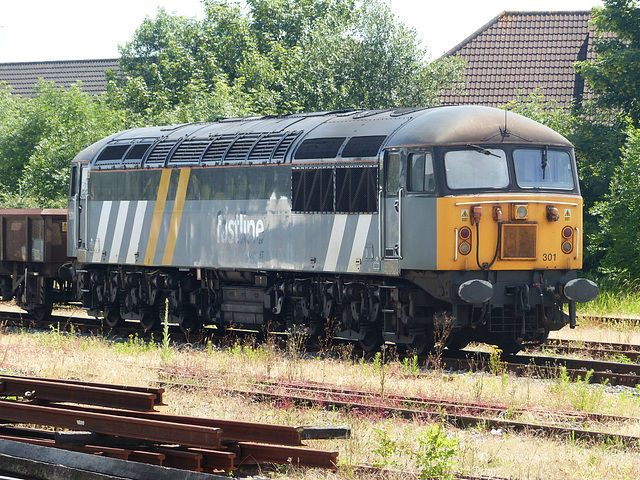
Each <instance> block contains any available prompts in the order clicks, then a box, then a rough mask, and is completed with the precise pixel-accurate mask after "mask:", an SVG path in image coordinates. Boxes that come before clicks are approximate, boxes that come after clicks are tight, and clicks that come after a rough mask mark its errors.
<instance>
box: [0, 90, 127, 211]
mask: <svg viewBox="0 0 640 480" xmlns="http://www.w3.org/2000/svg"><path fill="white" fill-rule="evenodd" d="M8 93H9V92H8V91H7V90H6V89H0V105H2V107H6V108H7V110H4V108H3V109H2V110H0V111H2V113H0V158H2V159H3V162H2V163H0V179H1V180H0V183H1V185H2V198H0V201H1V203H2V204H3V206H4V207H9V206H21V205H26V206H40V207H51V206H63V205H64V203H65V199H66V193H67V189H68V186H69V166H70V164H71V159H73V157H75V156H76V154H77V153H78V152H79V151H81V150H82V149H84V148H86V147H87V146H89V145H91V144H92V143H94V142H96V141H97V140H99V139H100V138H102V137H105V136H107V135H109V134H111V133H114V132H116V131H118V130H122V129H123V128H125V125H126V124H125V121H124V114H123V113H122V112H118V111H114V110H112V109H110V108H108V107H107V106H106V105H105V104H104V102H103V101H102V100H101V99H100V98H97V99H94V98H92V97H91V96H90V95H88V94H87V93H84V92H83V91H82V90H81V87H80V85H79V84H75V85H72V86H71V87H70V88H69V89H68V90H65V89H63V88H60V87H55V86H53V84H52V83H48V82H42V81H41V82H40V83H38V84H37V85H36V87H35V92H34V93H35V96H34V97H33V98H20V97H17V96H7V95H8ZM7 111H10V112H11V114H10V115H7V114H6V112H7Z"/></svg>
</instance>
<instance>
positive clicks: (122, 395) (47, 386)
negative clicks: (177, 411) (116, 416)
mask: <svg viewBox="0 0 640 480" xmlns="http://www.w3.org/2000/svg"><path fill="white" fill-rule="evenodd" d="M14 396H15V397H24V398H28V399H30V400H37V401H39V402H68V403H83V404H88V405H99V406H103V407H112V408H124V409H129V410H140V411H143V412H148V411H152V410H153V407H154V405H157V403H156V394H155V393H150V392H149V393H147V392H139V391H131V390H129V391H128V390H125V389H121V388H106V387H104V386H92V385H88V384H84V385H83V384H77V383H76V384H74V383H70V382H52V381H48V380H46V379H36V378H19V377H12V376H6V375H2V376H0V397H14Z"/></svg>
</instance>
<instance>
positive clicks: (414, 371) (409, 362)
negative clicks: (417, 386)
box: [401, 355, 420, 377]
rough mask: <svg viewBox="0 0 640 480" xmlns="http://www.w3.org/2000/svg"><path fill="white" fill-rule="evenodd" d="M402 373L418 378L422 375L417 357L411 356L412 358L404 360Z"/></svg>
mask: <svg viewBox="0 0 640 480" xmlns="http://www.w3.org/2000/svg"><path fill="white" fill-rule="evenodd" d="M401 365H402V372H403V373H404V374H405V375H412V376H414V377H417V376H418V375H419V374H420V363H419V361H418V356H417V355H411V356H410V357H404V358H403V359H402V363H401Z"/></svg>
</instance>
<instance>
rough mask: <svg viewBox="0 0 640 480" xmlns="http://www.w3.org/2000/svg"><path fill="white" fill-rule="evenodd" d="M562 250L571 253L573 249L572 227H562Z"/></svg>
mask: <svg viewBox="0 0 640 480" xmlns="http://www.w3.org/2000/svg"><path fill="white" fill-rule="evenodd" d="M561 248H562V251H563V252H564V253H567V254H569V253H571V252H572V251H573V228H571V227H564V228H563V229H562V247H561Z"/></svg>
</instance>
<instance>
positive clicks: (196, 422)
mask: <svg viewBox="0 0 640 480" xmlns="http://www.w3.org/2000/svg"><path fill="white" fill-rule="evenodd" d="M51 408H56V409H59V410H61V411H68V412H87V413H107V414H108V415H111V416H114V417H124V418H131V419H140V420H151V421H159V422H166V423H169V424H176V425H183V426H184V427H185V428H187V427H191V426H193V427H202V428H214V429H217V430H219V432H220V439H221V440H224V441H232V442H238V441H244V442H259V443H271V444H279V445H291V446H295V445H302V444H303V443H302V433H303V432H304V428H303V427H291V426H288V425H273V424H269V423H257V422H245V421H238V420H221V419H217V418H203V417H187V416H183V415H170V414H165V413H157V412H134V411H122V410H106V409H102V408H100V409H97V408H91V407H77V406H74V405H52V406H51ZM0 415H1V413H0ZM177 443H180V442H177Z"/></svg>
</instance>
